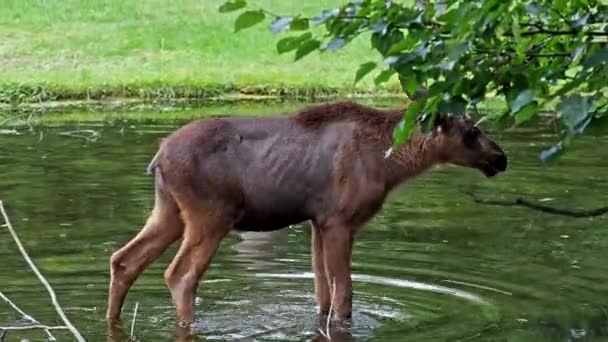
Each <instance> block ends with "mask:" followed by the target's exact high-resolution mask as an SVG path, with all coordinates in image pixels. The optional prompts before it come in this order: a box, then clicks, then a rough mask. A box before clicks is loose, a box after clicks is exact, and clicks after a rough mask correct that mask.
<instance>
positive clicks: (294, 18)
mask: <svg viewBox="0 0 608 342" xmlns="http://www.w3.org/2000/svg"><path fill="white" fill-rule="evenodd" d="M247 6H248V5H247V4H246V1H245V0H237V1H229V2H228V3H226V4H224V5H222V7H221V8H222V12H231V11H237V10H242V11H244V12H243V13H242V14H240V15H239V16H238V17H237V19H236V21H235V29H236V30H240V29H244V28H247V27H251V26H253V25H255V24H257V23H259V22H263V21H264V20H268V21H269V29H270V30H271V31H272V32H275V33H279V32H283V33H287V34H289V35H288V36H286V37H283V38H282V39H280V40H278V42H277V43H276V48H277V52H278V53H279V54H282V53H288V52H294V55H295V60H299V59H301V58H303V57H305V56H306V55H309V54H310V53H311V52H313V51H315V50H317V51H320V52H324V51H336V50H338V49H341V48H342V47H343V46H345V45H346V44H348V43H350V42H351V41H353V40H354V39H355V38H357V37H359V36H369V39H370V44H371V47H372V48H373V49H374V50H376V51H377V52H378V53H379V55H380V58H381V59H382V62H383V64H384V67H383V68H382V70H380V71H379V72H378V73H377V75H376V77H375V83H376V84H377V85H378V84H381V83H384V82H387V81H388V80H390V79H391V78H393V77H395V76H397V77H398V79H399V81H400V83H401V85H402V88H403V90H404V91H405V93H406V94H407V95H408V96H409V97H411V98H416V97H417V98H418V99H417V103H418V104H417V105H416V106H412V107H410V108H409V109H408V110H407V111H406V113H404V123H403V124H401V125H399V126H398V127H397V130H396V132H395V138H396V139H395V141H396V144H398V143H400V142H402V141H404V140H405V139H407V138H408V137H409V136H410V134H411V133H412V132H413V130H414V129H415V127H416V125H417V123H419V124H420V125H421V127H422V128H423V129H424V130H426V129H428V127H429V124H428V123H429V122H432V120H433V117H434V116H435V115H437V113H440V112H447V113H450V114H451V115H463V114H464V113H465V112H470V113H473V114H474V115H476V116H478V117H480V119H482V120H488V119H489V120H493V121H494V122H496V123H497V124H498V126H499V127H501V128H506V127H512V126H514V125H520V124H523V123H525V122H527V121H529V120H531V119H533V118H535V117H537V116H538V114H539V113H540V112H541V111H550V113H551V115H553V116H554V121H553V123H555V127H557V129H558V131H559V134H560V137H561V141H560V142H559V143H558V144H557V145H555V146H553V147H551V148H550V149H548V150H546V151H544V152H543V153H542V154H541V158H542V159H543V160H548V159H550V158H551V157H554V156H557V155H559V154H560V153H561V152H563V151H564V149H565V148H566V147H567V146H568V145H569V144H570V143H571V141H572V137H574V136H576V135H578V134H581V133H583V132H584V131H585V129H586V128H588V127H591V126H597V125H599V124H601V123H605V122H606V121H608V120H606V119H608V114H607V110H608V82H606V77H607V76H608V49H607V47H606V44H607V37H608V5H607V4H605V3H602V2H601V1H597V0H573V1H568V0H514V1H501V0H472V1H457V0H445V1H418V2H415V3H414V2H409V3H405V2H397V1H391V0H357V1H354V2H349V3H347V4H345V5H343V6H341V7H339V8H331V9H326V10H323V11H322V12H321V13H319V14H318V15H317V16H315V17H311V18H309V17H303V16H301V15H298V14H290V15H278V14H274V13H272V12H271V11H270V10H267V9H260V8H256V9H248V8H247ZM361 62H362V63H361V64H360V67H359V69H358V70H356V71H355V83H356V82H358V81H359V80H361V79H362V78H364V77H365V76H366V75H369V74H370V73H371V72H372V71H373V70H374V69H378V67H379V66H380V64H381V63H378V61H374V60H370V61H361ZM415 95H418V96H415ZM493 96H499V97H501V98H503V99H504V101H505V102H506V106H505V108H506V110H504V111H502V112H500V113H480V112H479V111H478V110H477V107H478V105H479V104H481V103H484V102H486V101H487V100H488V99H489V98H491V97H493Z"/></svg>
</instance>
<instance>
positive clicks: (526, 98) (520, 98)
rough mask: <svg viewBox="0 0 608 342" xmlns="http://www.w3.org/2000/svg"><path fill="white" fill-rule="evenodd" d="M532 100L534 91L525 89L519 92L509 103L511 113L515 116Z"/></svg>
mask: <svg viewBox="0 0 608 342" xmlns="http://www.w3.org/2000/svg"><path fill="white" fill-rule="evenodd" d="M532 100H534V90H532V89H526V90H524V91H522V92H520V93H519V94H518V95H517V97H516V98H515V100H514V101H513V102H512V103H511V113H512V114H515V113H517V112H519V110H520V109H522V108H523V107H524V106H525V105H527V104H528V103H530V102H532Z"/></svg>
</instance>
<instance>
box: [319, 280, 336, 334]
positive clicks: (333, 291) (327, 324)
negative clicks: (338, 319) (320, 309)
mask: <svg viewBox="0 0 608 342" xmlns="http://www.w3.org/2000/svg"><path fill="white" fill-rule="evenodd" d="M331 286H332V290H331V302H329V312H328V313H327V321H326V322H325V332H326V333H327V335H325V334H324V333H323V329H319V332H320V333H321V335H323V337H325V338H326V339H328V340H330V341H331V333H330V332H329V325H330V323H331V315H332V313H333V310H334V298H335V297H336V277H334V279H333V281H332V282H331Z"/></svg>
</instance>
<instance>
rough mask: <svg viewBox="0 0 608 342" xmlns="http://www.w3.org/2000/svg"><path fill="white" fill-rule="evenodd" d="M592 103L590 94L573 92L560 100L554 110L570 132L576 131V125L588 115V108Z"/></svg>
mask: <svg viewBox="0 0 608 342" xmlns="http://www.w3.org/2000/svg"><path fill="white" fill-rule="evenodd" d="M592 105H593V98H592V97H591V96H581V95H579V94H574V95H570V96H568V97H566V98H564V99H563V100H562V101H560V103H559V104H558V105H557V107H556V110H557V113H558V115H559V118H560V119H561V121H562V122H563V123H564V125H565V126H566V127H567V128H568V130H569V131H570V133H577V132H576V131H577V130H578V126H579V125H580V124H581V123H583V122H584V121H585V120H586V119H587V117H588V116H589V110H590V109H591V106H592Z"/></svg>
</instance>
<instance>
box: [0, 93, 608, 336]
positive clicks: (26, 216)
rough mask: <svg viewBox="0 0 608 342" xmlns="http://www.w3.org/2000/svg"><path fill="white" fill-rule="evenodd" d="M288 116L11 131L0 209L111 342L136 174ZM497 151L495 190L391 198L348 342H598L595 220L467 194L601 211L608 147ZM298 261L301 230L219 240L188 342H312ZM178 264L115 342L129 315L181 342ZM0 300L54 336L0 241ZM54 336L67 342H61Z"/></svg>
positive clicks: (602, 238) (418, 192)
mask: <svg viewBox="0 0 608 342" xmlns="http://www.w3.org/2000/svg"><path fill="white" fill-rule="evenodd" d="M300 106H301V105H294V106H290V105H283V106H281V107H280V108H278V107H274V108H273V107H269V106H266V107H264V105H256V106H253V105H252V106H247V107H216V108H206V109H201V110H196V111H194V110H188V111H179V112H173V111H166V112H150V113H143V114H142V113H135V114H125V113H108V112H105V113H99V114H92V115H90V117H88V119H87V120H84V119H83V116H81V115H69V116H65V118H68V119H69V121H66V122H62V121H61V120H60V119H57V117H59V118H60V117H61V116H56V117H54V118H53V119H52V120H50V121H48V122H47V124H46V125H45V126H44V127H43V126H41V125H33V126H32V127H28V126H23V125H22V126H17V127H14V128H15V129H16V130H17V132H18V133H19V135H11V134H1V135H0V199H1V200H2V201H4V204H5V206H6V208H7V211H8V214H9V215H10V218H11V220H12V223H13V225H14V227H15V229H16V230H17V232H18V234H19V236H20V237H21V239H22V241H23V243H24V245H25V247H26V249H27V250H28V251H29V254H30V255H31V257H32V258H33V259H34V260H35V262H36V264H37V265H38V266H39V268H40V270H41V271H42V273H43V274H44V275H45V276H46V277H47V279H48V280H49V282H50V283H51V284H52V286H53V288H54V289H55V291H56V292H57V296H58V298H59V301H60V303H61V305H62V306H63V307H64V309H65V312H66V314H67V316H68V317H69V318H70V319H71V320H72V322H73V323H74V324H75V325H76V326H77V327H78V329H79V330H80V331H81V332H82V334H83V335H84V336H85V337H86V338H87V340H89V341H106V340H110V339H108V337H107V333H108V332H107V330H106V325H105V322H104V314H105V303H106V292H107V288H108V280H109V274H108V258H109V256H110V254H111V253H112V252H113V251H114V250H116V249H117V248H119V247H120V246H121V245H122V244H124V243H125V242H126V241H128V240H129V239H130V238H131V237H132V236H133V235H134V234H136V233H137V231H138V230H139V229H140V227H141V226H142V224H143V223H144V221H145V218H146V216H147V214H148V213H149V211H150V208H151V206H152V204H153V187H152V179H151V178H150V177H149V176H147V175H146V174H145V167H146V165H147V163H148V162H149V160H150V158H151V157H152V155H153V154H154V152H155V150H156V147H157V143H158V141H159V139H160V138H161V137H163V136H165V135H166V134H168V133H169V132H171V131H172V130H174V129H175V128H177V127H178V126H180V125H181V124H183V123H184V120H185V119H186V118H189V117H192V116H196V115H197V113H202V112H205V113H210V112H214V113H217V114H229V113H233V112H238V113H249V114H253V115H263V114H264V113H268V114H271V113H276V112H278V111H281V110H284V109H287V108H290V107H300ZM130 115H139V116H140V117H146V118H147V119H146V120H133V119H132V118H130ZM84 117H86V115H84ZM91 117H95V118H103V120H100V121H94V120H90V119H91ZM167 117H169V118H171V120H166V119H163V118H167ZM83 120H84V121H83ZM8 128H11V129H12V128H13V127H10V126H8ZM88 129H90V130H94V131H96V132H98V133H99V135H98V137H97V139H96V140H95V141H87V140H85V139H83V138H79V137H74V136H66V135H62V134H61V133H62V132H66V131H73V130H88ZM495 137H496V139H497V140H498V141H499V142H500V143H501V145H502V146H503V147H504V149H505V150H506V152H507V153H508V155H509V160H510V166H509V171H508V172H507V173H505V174H504V175H501V176H499V177H497V178H494V179H485V178H483V177H482V176H481V174H479V172H477V171H473V170H468V169H462V168H456V167H444V168H441V169H438V170H434V171H432V172H430V173H428V174H426V175H424V176H422V177H420V178H418V179H417V180H415V181H413V182H412V183H409V184H407V185H405V186H404V187H402V188H400V189H399V190H397V191H396V192H395V193H393V194H392V196H391V197H390V199H389V200H388V202H387V203H386V205H385V207H384V210H383V211H382V212H381V213H380V214H379V215H378V216H377V217H376V218H375V219H374V220H373V221H372V222H370V223H369V224H368V225H367V226H366V228H365V229H364V230H363V231H362V232H361V234H360V235H359V236H358V239H357V240H356V245H355V249H354V256H353V264H354V276H353V277H354V279H355V281H354V291H355V300H354V318H353V321H354V322H353V328H352V336H353V337H354V338H355V339H356V340H357V341H405V340H407V341H608V282H607V281H608V260H607V258H606V255H607V251H608V215H604V216H603V217H595V218H569V217H564V216H555V215H550V214H546V213H541V212H538V211H533V210H530V209H526V208H518V207H500V206H488V205H480V204H475V203H473V201H472V200H471V199H470V198H469V197H468V196H467V195H465V194H464V193H463V192H464V191H468V190H474V191H477V192H479V193H482V194H484V195H486V196H506V197H512V196H518V195H524V196H526V197H528V198H530V199H533V200H540V199H551V200H550V201H547V202H544V203H545V204H548V205H552V206H556V207H576V208H593V207H600V206H605V205H606V203H607V202H608V178H607V176H606V170H607V167H608V152H606V146H607V144H606V143H607V142H608V132H606V133H603V134H598V135H595V136H587V137H584V138H582V139H580V140H578V141H577V143H576V145H575V146H574V147H573V149H572V150H571V153H569V154H568V155H566V156H565V158H563V159H562V160H561V161H560V163H559V164H558V165H556V166H552V167H546V166H543V165H541V164H540V162H539V161H538V158H537V156H538V152H539V151H540V150H541V148H542V147H543V146H546V145H548V144H550V143H551V142H552V141H554V137H553V136H551V134H550V132H548V131H545V130H542V129H540V128H534V127H532V128H528V129H521V130H516V131H513V132H507V133H502V134H500V135H495ZM309 246H310V231H309V229H308V226H307V225H302V226H296V227H293V228H290V229H285V230H282V231H278V232H274V233H266V234H262V233H259V234H242V235H239V234H236V233H235V234H232V235H230V236H229V237H228V238H226V239H225V240H224V242H223V244H222V246H221V249H220V251H219V253H218V255H217V256H216V258H215V259H214V262H213V264H212V266H211V269H210V270H209V271H208V273H207V274H206V276H205V278H204V281H203V282H202V283H201V285H200V286H199V292H198V296H199V299H197V301H196V311H197V322H196V331H197V335H196V336H195V337H194V340H241V341H254V340H257V341H269V340H273V341H306V340H313V339H315V338H317V339H318V337H319V334H318V332H317V328H318V327H317V325H316V324H317V322H316V318H315V314H314V312H315V307H314V292H313V281H312V275H311V273H310V251H309ZM175 250H176V246H172V248H170V250H168V251H167V253H165V254H164V255H163V257H162V258H161V259H160V260H159V261H158V262H156V263H154V264H153V265H152V266H151V268H149V269H148V270H147V271H146V272H145V273H144V274H143V275H142V276H141V277H140V279H139V280H138V281H137V282H136V284H135V285H134V287H133V288H132V290H131V292H130V293H129V296H128V297H127V301H126V303H125V309H124V313H123V319H124V326H125V329H124V330H125V331H124V333H125V334H126V335H128V334H129V332H130V329H131V322H132V317H133V309H134V306H135V303H136V302H137V303H139V309H138V313H137V316H136V320H135V326H134V335H135V336H136V338H137V340H139V341H170V340H176V337H175V333H176V331H175V329H174V326H175V320H174V310H173V307H172V305H171V300H170V295H169V292H168V290H167V288H166V287H165V284H164V281H163V276H162V274H163V271H164V268H165V267H166V265H167V264H168V262H169V261H170V259H171V258H172V256H173V255H174V253H175ZM0 291H2V293H4V294H5V295H6V296H7V297H8V298H10V299H11V300H12V301H13V302H14V303H15V304H17V305H18V306H19V307H20V308H21V309H22V310H23V311H25V312H26V313H28V314H29V315H31V316H33V317H34V318H36V319H37V320H38V321H40V322H41V323H44V324H48V325H59V324H61V321H60V319H59V318H58V316H57V314H56V313H55V311H54V309H53V307H52V305H51V301H50V299H49V297H48V295H47V294H46V292H45V290H44V287H43V286H42V285H41V284H40V282H39V281H38V280H37V278H36V277H35V275H34V274H33V273H32V272H31V271H30V269H29V268H28V267H27V265H26V263H25V262H24V261H23V258H22V257H21V256H20V254H19V252H18V250H17V248H16V246H15V244H14V242H13V240H12V239H11V238H10V236H9V234H8V231H6V229H4V228H2V229H0ZM20 318H21V315H20V314H18V313H17V312H15V311H14V310H13V309H12V308H11V307H10V306H9V305H8V304H7V303H5V302H4V301H0V325H17V324H18V322H17V323H15V321H18V320H19V319H20ZM53 334H54V335H55V336H56V337H57V338H58V340H59V341H71V340H73V338H72V337H71V335H69V333H67V332H65V331H57V332H54V333H53ZM22 338H28V339H29V340H30V341H41V340H44V339H45V338H46V335H45V334H44V332H42V331H30V332H10V333H9V334H8V335H7V336H5V339H4V340H5V341H20V340H21V339H22ZM115 340H120V339H119V338H116V339H115ZM318 340H322V339H318ZM333 340H334V341H340V340H343V339H342V338H340V336H337V335H334V338H333Z"/></svg>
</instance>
